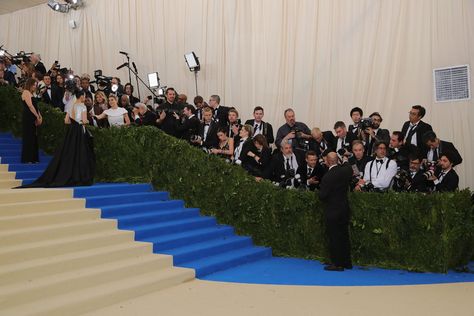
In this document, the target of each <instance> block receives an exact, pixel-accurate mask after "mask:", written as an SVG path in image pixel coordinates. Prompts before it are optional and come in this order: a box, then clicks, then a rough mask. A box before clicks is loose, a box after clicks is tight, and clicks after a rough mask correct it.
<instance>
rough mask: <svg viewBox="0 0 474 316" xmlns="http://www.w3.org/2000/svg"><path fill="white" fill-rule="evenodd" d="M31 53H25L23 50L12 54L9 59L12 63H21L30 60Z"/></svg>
mask: <svg viewBox="0 0 474 316" xmlns="http://www.w3.org/2000/svg"><path fill="white" fill-rule="evenodd" d="M30 56H31V54H29V53H25V52H24V51H20V52H18V54H16V55H14V56H12V57H11V58H10V59H11V61H12V64H13V65H21V64H22V63H29V62H30Z"/></svg>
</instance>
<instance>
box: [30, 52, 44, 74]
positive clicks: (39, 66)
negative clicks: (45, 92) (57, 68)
mask: <svg viewBox="0 0 474 316" xmlns="http://www.w3.org/2000/svg"><path fill="white" fill-rule="evenodd" d="M30 62H31V64H32V65H33V66H34V68H35V71H37V72H39V73H40V74H42V75H43V76H44V75H45V74H46V67H45V66H44V64H43V63H42V62H41V57H40V55H38V54H32V55H31V56H30Z"/></svg>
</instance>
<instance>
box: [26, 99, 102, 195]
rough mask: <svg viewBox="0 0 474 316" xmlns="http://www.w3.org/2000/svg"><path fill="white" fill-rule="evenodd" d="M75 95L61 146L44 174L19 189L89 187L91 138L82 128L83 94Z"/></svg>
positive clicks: (92, 158)
mask: <svg viewBox="0 0 474 316" xmlns="http://www.w3.org/2000/svg"><path fill="white" fill-rule="evenodd" d="M75 96H76V102H75V103H74V105H73V106H72V108H71V110H70V111H69V112H67V113H66V117H65V119H64V123H65V124H66V125H68V127H67V130H66V135H65V137H64V140H63V142H62V144H61V145H60V146H59V147H58V148H56V152H55V153H54V157H53V159H52V160H51V162H50V163H49V165H48V167H47V168H46V170H45V171H44V173H43V174H42V175H41V176H40V177H39V178H38V179H37V180H36V181H35V182H33V183H31V184H29V185H25V186H22V188H32V187H33V188H34V187H66V186H83V185H92V184H93V180H94V170H95V156H94V149H93V144H92V137H91V136H90V134H89V132H88V131H87V130H86V128H85V126H84V125H85V124H87V123H88V119H87V108H86V106H85V105H84V100H85V94H84V92H83V91H78V92H76V94H75Z"/></svg>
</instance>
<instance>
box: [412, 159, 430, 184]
mask: <svg viewBox="0 0 474 316" xmlns="http://www.w3.org/2000/svg"><path fill="white" fill-rule="evenodd" d="M421 162H422V161H421V159H420V157H418V156H416V155H411V156H410V170H409V171H410V178H409V182H410V184H409V185H408V191H409V192H424V193H426V192H429V182H428V179H427V178H426V176H425V175H424V174H423V170H422V169H421Z"/></svg>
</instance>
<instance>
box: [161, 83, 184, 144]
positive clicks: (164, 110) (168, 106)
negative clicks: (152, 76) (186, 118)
mask: <svg viewBox="0 0 474 316" xmlns="http://www.w3.org/2000/svg"><path fill="white" fill-rule="evenodd" d="M165 97H166V101H165V102H164V103H162V104H160V106H158V108H157V109H156V111H157V113H159V117H158V119H157V120H156V124H158V126H159V127H160V129H161V130H162V131H163V132H165V133H166V134H168V135H171V136H175V137H177V136H178V135H177V132H176V121H177V120H176V117H175V116H174V114H173V113H177V114H179V113H180V112H181V110H182V108H181V107H180V106H179V105H178V104H177V103H176V90H175V89H174V88H171V87H170V88H168V89H166V91H165Z"/></svg>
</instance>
